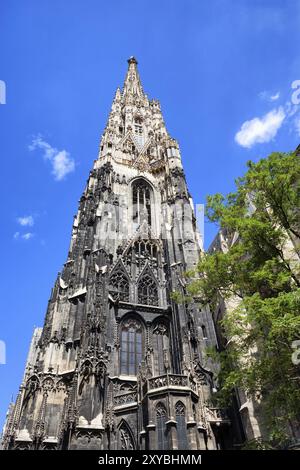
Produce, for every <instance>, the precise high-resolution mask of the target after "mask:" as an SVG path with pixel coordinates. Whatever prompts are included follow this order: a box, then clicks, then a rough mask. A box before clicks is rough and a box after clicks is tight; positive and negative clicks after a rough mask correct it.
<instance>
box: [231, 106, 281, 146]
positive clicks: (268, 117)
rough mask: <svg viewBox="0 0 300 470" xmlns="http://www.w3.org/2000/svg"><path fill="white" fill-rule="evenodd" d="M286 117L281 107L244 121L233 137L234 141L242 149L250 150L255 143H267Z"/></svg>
mask: <svg viewBox="0 0 300 470" xmlns="http://www.w3.org/2000/svg"><path fill="white" fill-rule="evenodd" d="M285 117H286V114H285V111H284V109H283V107H282V106H280V107H279V108H278V109H272V110H271V111H270V112H268V113H267V114H265V115H264V116H262V117H261V118H259V117H255V118H253V119H251V120H250V121H245V122H244V123H243V124H242V126H241V129H240V130H239V131H238V132H237V133H236V135H235V141H236V142H237V143H238V144H239V145H241V146H242V147H247V148H250V147H252V146H253V145H255V144H257V143H264V142H269V141H270V140H272V139H273V138H274V137H275V136H276V134H277V132H278V130H279V129H280V127H281V125H282V123H283V121H284V119H285Z"/></svg>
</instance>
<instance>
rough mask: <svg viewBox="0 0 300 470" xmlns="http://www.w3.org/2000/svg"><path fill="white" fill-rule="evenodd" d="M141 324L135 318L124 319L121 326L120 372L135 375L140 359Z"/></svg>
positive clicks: (141, 345) (141, 347) (141, 348)
mask: <svg viewBox="0 0 300 470" xmlns="http://www.w3.org/2000/svg"><path fill="white" fill-rule="evenodd" d="M142 333H143V331H142V325H141V323H140V322H139V321H138V320H136V319H135V318H130V319H128V320H125V321H124V322H123V323H122V326H121V374H122V375H137V372H138V368H139V365H140V363H141V361H142V350H143V343H142V341H143V335H142Z"/></svg>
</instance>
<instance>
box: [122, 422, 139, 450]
mask: <svg viewBox="0 0 300 470" xmlns="http://www.w3.org/2000/svg"><path fill="white" fill-rule="evenodd" d="M134 447H135V446H134V442H133V438H132V435H131V433H130V431H129V428H128V426H127V425H126V424H125V423H123V424H122V425H121V426H120V428H119V446H118V448H119V449H120V450H134Z"/></svg>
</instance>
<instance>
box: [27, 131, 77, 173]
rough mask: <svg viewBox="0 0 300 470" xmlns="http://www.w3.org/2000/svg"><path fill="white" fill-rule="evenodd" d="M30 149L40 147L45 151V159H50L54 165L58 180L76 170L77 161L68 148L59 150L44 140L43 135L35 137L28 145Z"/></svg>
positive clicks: (53, 171) (53, 168)
mask: <svg viewBox="0 0 300 470" xmlns="http://www.w3.org/2000/svg"><path fill="white" fill-rule="evenodd" d="M28 148H29V150H30V151H33V150H36V149H40V150H42V151H43V158H44V160H48V161H49V162H50V163H51V165H52V174H53V175H54V179H55V180H56V181H61V180H63V179H64V178H65V176H66V175H67V174H69V173H72V172H73V171H74V170H75V161H74V159H73V158H71V157H70V153H69V152H67V151H66V150H58V149H56V148H55V147H52V146H51V145H50V144H49V143H48V142H46V141H45V140H43V138H42V136H41V135H38V136H36V137H34V139H33V140H32V142H31V144H30V145H29V146H28Z"/></svg>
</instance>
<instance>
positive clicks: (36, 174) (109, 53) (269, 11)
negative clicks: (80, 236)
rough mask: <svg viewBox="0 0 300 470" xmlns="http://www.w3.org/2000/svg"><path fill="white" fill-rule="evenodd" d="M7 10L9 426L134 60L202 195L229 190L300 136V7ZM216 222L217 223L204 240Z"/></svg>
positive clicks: (1, 407) (77, 3) (21, 5)
mask: <svg viewBox="0 0 300 470" xmlns="http://www.w3.org/2000/svg"><path fill="white" fill-rule="evenodd" d="M0 9H1V15H0V45H1V63H0V80H2V81H4V82H5V84H6V104H4V105H2V104H1V105H0V155H1V163H2V166H1V172H0V178H1V185H0V188H1V193H2V194H1V203H2V210H1V212H2V217H1V221H2V224H1V226H2V229H1V232H0V237H1V246H2V270H1V272H2V274H1V288H2V295H1V299H2V302H1V318H0V326H1V327H0V339H1V340H2V341H5V343H6V348H7V364H6V365H1V364H0V384H1V389H0V424H1V423H2V422H3V419H4V416H5V412H6V409H7V406H8V403H9V400H10V397H11V395H12V394H14V396H15V395H16V392H17V390H18V386H19V384H20V381H21V377H22V373H23V369H24V362H25V358H26V354H27V350H28V346H29V341H30V338H31V335H32V331H33V327H34V325H42V324H43V320H44V315H45V311H46V307H47V301H48V298H49V295H50V290H51V287H52V285H53V282H54V280H55V277H56V274H57V272H58V271H59V270H60V268H61V266H62V264H63V263H64V261H65V259H66V255H67V249H68V244H69V239H70V233H71V224H72V217H73V215H74V214H75V212H76V210H77V203H78V199H79V198H80V195H81V193H82V191H83V188H84V185H85V182H86V179H87V176H88V173H89V170H90V169H91V166H92V162H93V160H94V159H95V158H96V156H97V151H98V144H99V139H100V136H101V133H102V130H103V128H104V126H105V123H106V119H107V116H108V112H109V109H110V105H111V101H112V98H113V95H114V92H115V89H116V87H117V86H118V85H122V83H123V80H124V76H125V73H126V69H127V62H126V60H127V58H128V57H129V56H131V55H135V56H136V57H137V59H138V61H139V71H140V75H141V79H142V83H143V86H144V89H145V91H146V92H147V93H148V95H149V96H150V97H152V98H157V99H159V100H160V102H161V106H162V110H163V113H164V117H165V121H166V124H167V128H168V130H169V132H170V134H171V135H172V136H173V137H175V138H176V139H178V141H179V143H180V146H181V151H182V158H183V163H184V167H185V171H186V176H187V180H188V184H189V188H190V191H191V193H192V195H193V197H194V200H195V202H196V203H203V202H205V198H206V196H207V195H208V194H213V193H215V192H229V191H231V190H232V189H233V186H234V179H235V178H236V177H237V176H239V175H241V174H243V172H244V170H245V165H246V162H247V160H249V159H253V160H257V159H258V158H261V157H263V156H266V155H268V154H269V153H270V152H271V151H273V150H280V151H288V150H291V149H294V148H295V147H296V146H297V145H298V144H299V141H300V119H299V118H300V112H299V111H298V108H297V105H294V104H293V103H292V102H291V100H292V93H293V90H292V88H291V84H292V83H293V82H294V81H295V80H300V56H299V50H300V29H299V24H300V2H299V1H297V0H286V1H284V2H283V1H275V0H264V1H262V0H261V1H258V0H248V1H243V0H226V1H221V0H209V1H208V0H207V1H199V0H180V1H179V0H177V1H176V0H169V1H167V0H159V1H158V0H151V1H147V0H137V1H136V0H128V1H120V0H119V1H117V0H111V1H110V2H108V1H104V0H85V1H83V0H64V1H60V0H51V1H50V0H48V1H46V0H43V1H41V0H27V1H24V0H23V1H21V0H19V1H16V0H1V6H0ZM0 101H1V96H0ZM36 136H40V138H39V140H35V141H34V142H33V139H34V137H36ZM45 152H46V155H47V158H46V159H45V158H43V154H45ZM215 230H216V229H215V227H206V231H205V235H206V246H207V245H208V243H209V242H210V241H211V240H212V237H213V235H214V233H215Z"/></svg>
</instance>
